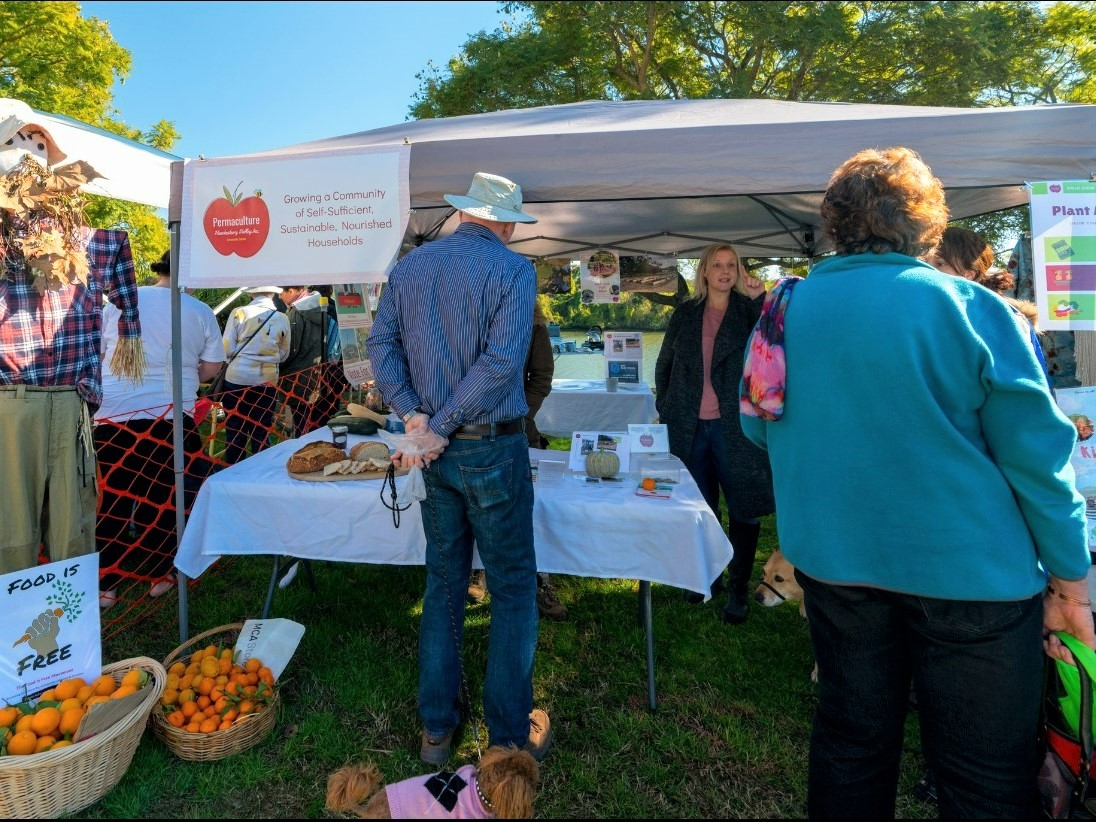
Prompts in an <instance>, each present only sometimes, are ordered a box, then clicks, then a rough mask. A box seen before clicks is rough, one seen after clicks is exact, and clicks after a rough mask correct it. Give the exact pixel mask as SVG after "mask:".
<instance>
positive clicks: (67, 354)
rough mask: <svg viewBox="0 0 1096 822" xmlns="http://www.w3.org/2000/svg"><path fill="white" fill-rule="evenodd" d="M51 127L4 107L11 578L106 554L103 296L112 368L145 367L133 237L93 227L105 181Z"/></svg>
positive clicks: (3, 297)
mask: <svg viewBox="0 0 1096 822" xmlns="http://www.w3.org/2000/svg"><path fill="white" fill-rule="evenodd" d="M41 119H42V118H40V117H39V116H38V115H37V114H36V113H35V112H34V111H33V110H32V109H31V108H30V107H29V106H27V105H26V104H24V103H21V102H19V101H18V100H0V454H2V458H0V488H2V489H3V493H2V494H0V522H3V524H4V527H3V528H2V529H0V573H9V572H11V571H18V570H22V569H24V568H30V567H33V566H34V565H36V564H37V562H38V555H39V550H40V548H41V547H42V546H44V547H45V550H46V554H47V556H48V558H49V559H50V561H56V560H59V559H67V558H69V557H72V556H78V555H81V554H87V553H91V552H92V551H94V550H95V503H96V492H97V487H96V476H95V452H94V449H93V445H92V437H91V422H90V419H91V415H92V414H93V413H94V411H95V409H97V408H98V407H99V404H100V403H101V402H102V360H101V354H100V336H101V333H100V332H101V327H102V316H103V314H102V308H103V300H104V298H105V299H108V300H110V301H111V302H112V303H114V304H115V305H116V306H117V307H118V308H119V309H120V311H121V319H120V320H119V323H118V331H119V336H120V337H121V338H122V343H123V344H120V345H119V346H118V352H117V353H116V355H115V356H114V358H113V359H112V360H111V363H110V366H109V367H110V369H111V371H112V372H113V373H115V374H117V375H119V376H121V377H125V378H128V379H134V378H136V377H138V376H140V375H142V374H143V373H144V366H145V362H144V351H143V348H142V346H141V338H140V333H141V326H140V322H139V320H138V316H137V282H136V279H135V276H134V270H133V258H132V255H131V253H130V247H129V235H128V234H127V233H126V232H125V231H104V230H97V229H90V228H88V227H87V226H85V225H84V221H83V205H84V201H83V197H82V195H81V193H80V191H79V187H80V185H81V184H83V183H85V182H87V181H88V180H92V179H95V178H97V177H99V176H100V175H99V174H96V173H95V171H94V169H92V168H91V166H90V165H88V164H87V163H86V162H84V161H82V160H80V159H78V158H68V157H67V155H66V154H65V153H64V152H63V151H62V150H61V149H60V148H59V147H58V146H57V144H56V143H55V141H54V139H53V137H52V136H51V135H50V133H49V131H48V129H47V128H46V127H45V126H43V125H42V124H41V122H40V120H41ZM66 160H67V162H65V164H63V165H61V163H62V161H66Z"/></svg>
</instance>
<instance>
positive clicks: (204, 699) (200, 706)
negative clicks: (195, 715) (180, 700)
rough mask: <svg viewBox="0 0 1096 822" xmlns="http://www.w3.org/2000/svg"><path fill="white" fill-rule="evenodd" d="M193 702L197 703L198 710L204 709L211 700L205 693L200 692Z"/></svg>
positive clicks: (210, 703) (211, 702)
mask: <svg viewBox="0 0 1096 822" xmlns="http://www.w3.org/2000/svg"><path fill="white" fill-rule="evenodd" d="M195 702H197V703H198V710H199V711H204V710H205V709H206V708H208V707H209V706H210V705H212V704H213V700H211V699H210V698H209V696H208V695H207V694H202V695H201V696H200V697H198V698H197V699H196V700H195Z"/></svg>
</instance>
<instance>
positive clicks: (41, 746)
mask: <svg viewBox="0 0 1096 822" xmlns="http://www.w3.org/2000/svg"><path fill="white" fill-rule="evenodd" d="M56 741H57V737H55V736H50V735H49V734H47V735H46V736H40V737H38V741H37V742H36V743H35V744H34V752H35V753H42V751H48V750H49V749H50V748H52V747H53V743H54V742H56Z"/></svg>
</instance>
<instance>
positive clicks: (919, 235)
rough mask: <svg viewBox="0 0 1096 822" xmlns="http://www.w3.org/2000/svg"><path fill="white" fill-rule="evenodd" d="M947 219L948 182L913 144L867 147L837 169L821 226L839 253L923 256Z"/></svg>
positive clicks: (938, 238)
mask: <svg viewBox="0 0 1096 822" xmlns="http://www.w3.org/2000/svg"><path fill="white" fill-rule="evenodd" d="M947 222H948V208H947V204H946V202H945V200H944V186H943V184H942V183H941V182H940V181H939V180H938V179H936V177H934V176H933V174H932V169H930V168H929V167H928V166H927V165H926V164H925V162H924V160H922V159H921V157H920V156H919V155H918V154H917V152H915V151H913V150H912V149H908V148H903V147H901V146H898V147H895V148H885V149H874V148H871V149H865V150H864V151H861V152H859V153H857V154H854V155H853V156H852V157H850V158H849V159H848V160H846V161H845V162H844V163H842V164H841V166H840V167H839V168H838V169H837V170H836V171H834V173H833V176H831V177H830V182H829V185H828V186H827V188H826V194H825V197H824V198H823V199H822V230H823V231H824V232H825V233H826V235H827V236H829V237H830V238H831V239H832V240H833V243H834V246H835V247H836V249H837V253H838V254H840V255H842V256H844V255H847V254H886V253H888V252H892V251H893V252H898V253H899V254H906V255H908V256H910V257H920V256H922V255H924V254H926V253H927V252H929V251H931V250H932V249H933V248H934V247H935V246H936V244H937V243H938V242H939V241H940V235H941V234H943V232H944V228H945V226H947Z"/></svg>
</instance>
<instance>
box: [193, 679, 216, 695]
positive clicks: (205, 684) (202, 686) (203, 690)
mask: <svg viewBox="0 0 1096 822" xmlns="http://www.w3.org/2000/svg"><path fill="white" fill-rule="evenodd" d="M216 687H217V680H215V679H214V678H213V677H211V676H207V677H205V678H203V679H202V681H201V682H199V683H198V693H200V694H208V693H209V692H210V691H212V690H213V689H214V688H216Z"/></svg>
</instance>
